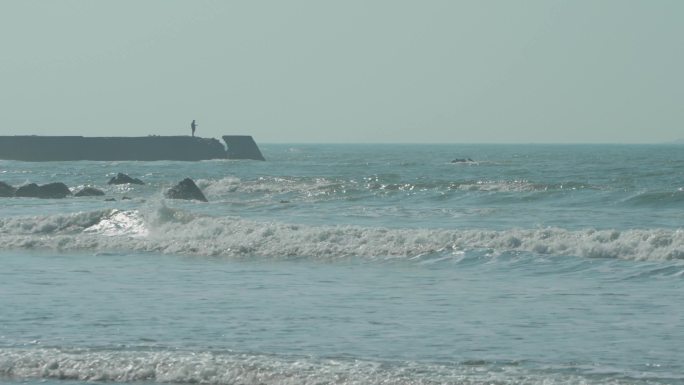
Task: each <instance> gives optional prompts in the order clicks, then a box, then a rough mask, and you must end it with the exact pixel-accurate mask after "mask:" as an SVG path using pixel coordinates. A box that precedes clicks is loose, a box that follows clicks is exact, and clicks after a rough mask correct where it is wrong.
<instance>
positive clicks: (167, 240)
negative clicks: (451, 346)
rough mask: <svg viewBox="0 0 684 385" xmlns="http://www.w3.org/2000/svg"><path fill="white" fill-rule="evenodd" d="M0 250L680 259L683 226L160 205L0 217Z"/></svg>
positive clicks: (315, 256) (683, 256) (326, 256)
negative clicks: (354, 220) (235, 211)
mask: <svg viewBox="0 0 684 385" xmlns="http://www.w3.org/2000/svg"><path fill="white" fill-rule="evenodd" d="M0 234H2V237H1V239H0V249H57V250H86V251H96V252H97V251H112V250H124V251H134V252H156V253H166V254H181V255H206V256H223V257H235V258H243V257H265V258H293V257H297V258H311V259H322V260H334V259H339V258H347V257H363V258H369V259H387V258H413V257H418V256H422V255H431V254H438V255H455V254H459V253H462V252H464V251H470V250H485V251H486V252H488V253H489V254H492V255H497V254H500V253H504V252H509V251H520V252H531V253H536V254H544V255H560V256H578V257H587V258H622V259H632V260H668V259H684V231H682V230H681V229H679V230H669V229H646V230H622V231H618V230H596V229H584V230H567V229H562V228H542V229H510V230H502V231H495V230H479V229H468V230H447V229H388V228H374V227H371V228H367V227H359V226H305V225H298V224H289V223H280V222H258V221H251V220H246V219H243V218H240V217H212V216H203V215H199V214H194V213H190V212H187V211H184V210H182V209H175V208H169V207H166V206H165V205H163V204H162V205H161V207H157V208H155V209H153V210H150V211H139V210H127V211H126V210H98V211H93V212H86V213H77V214H62V215H50V216H41V217H23V218H8V219H0Z"/></svg>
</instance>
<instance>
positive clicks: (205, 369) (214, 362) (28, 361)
mask: <svg viewBox="0 0 684 385" xmlns="http://www.w3.org/2000/svg"><path fill="white" fill-rule="evenodd" d="M592 369H593V371H594V373H591V372H589V373H582V372H583V371H584V370H582V369H581V368H572V367H571V368H568V370H567V371H566V372H565V373H564V372H562V371H561V372H560V373H559V372H558V371H548V370H547V371H545V370H530V369H526V368H525V367H524V366H523V365H520V364H519V363H517V362H501V363H499V362H487V361H482V360H471V361H466V362H461V363H453V364H451V363H443V364H430V363H419V362H376V361H367V360H358V359H344V358H328V359H315V358H310V357H279V356H272V355H270V356H269V355H250V354H240V353H228V352H183V351H176V350H174V351H166V350H162V351H156V350H155V351H144V350H143V351H124V350H115V351H106V350H87V349H82V350H79V349H72V350H63V349H0V378H2V377H5V378H14V379H59V380H76V381H87V382H95V381H98V382H146V383H149V382H154V383H188V384H189V383H197V384H212V385H222V384H244V385H251V384H260V385H269V384H279V385H287V384H297V385H305V384H340V385H345V384H395V385H404V384H406V385H409V384H466V385H468V384H470V385H476V384H501V385H505V384H520V383H525V384H546V385H554V384H615V385H619V384H636V383H649V384H653V383H661V382H660V381H658V380H657V379H656V378H657V377H656V378H654V376H653V374H652V373H651V374H650V375H651V376H650V377H647V376H646V373H640V374H641V375H642V376H644V377H645V378H639V377H631V378H630V377H629V376H624V375H616V374H611V373H607V374H596V373H595V371H596V368H592ZM664 380H666V379H664ZM665 382H666V381H665ZM663 383H664V382H663Z"/></svg>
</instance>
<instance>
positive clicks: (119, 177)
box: [107, 172, 145, 184]
mask: <svg viewBox="0 0 684 385" xmlns="http://www.w3.org/2000/svg"><path fill="white" fill-rule="evenodd" d="M126 183H130V184H145V182H143V181H141V180H140V179H138V178H131V177H130V176H128V175H126V174H124V173H121V172H120V173H118V174H116V176H115V177H112V179H110V180H109V182H107V184H126Z"/></svg>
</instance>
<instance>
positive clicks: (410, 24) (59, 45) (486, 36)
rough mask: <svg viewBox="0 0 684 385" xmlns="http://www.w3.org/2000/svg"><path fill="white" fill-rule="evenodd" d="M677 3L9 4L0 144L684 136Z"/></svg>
mask: <svg viewBox="0 0 684 385" xmlns="http://www.w3.org/2000/svg"><path fill="white" fill-rule="evenodd" d="M682 20H684V1H681V0H652V1H648V0H641V1H635V0H568V1H561V0H520V1H510V0H467V1H466V0H464V1H460V0H421V1H417V0H411V1H406V0H344V1H332V0H287V1H282V0H244V1H242V0H239V1H237V0H236V1H229V0H220V1H209V0H187V1H177V0H145V1H139V0H134V1H133V0H117V1H92V0H80V1H73V0H60V1H43V0H3V1H2V2H0V50H1V51H0V118H1V119H2V126H1V127H2V128H1V129H0V135H33V134H35V135H84V136H145V135H189V134H190V122H191V121H192V120H193V119H196V120H197V123H198V124H199V127H198V129H197V135H199V136H205V137H219V136H221V135H225V134H247V135H253V136H254V138H255V139H256V140H257V142H260V143H660V142H669V141H674V140H678V139H681V138H684V108H683V107H684V105H683V102H684V72H683V71H684V49H682V39H683V37H684V22H682Z"/></svg>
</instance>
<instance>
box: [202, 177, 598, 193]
mask: <svg viewBox="0 0 684 385" xmlns="http://www.w3.org/2000/svg"><path fill="white" fill-rule="evenodd" d="M396 179H397V178H396V177H392V176H367V177H362V178H358V179H336V178H324V177H318V178H316V177H260V178H257V179H254V180H241V179H240V178H237V177H226V178H222V179H218V180H212V179H200V180H198V181H197V185H198V186H199V187H200V188H201V189H202V190H203V191H204V192H205V194H206V195H207V196H211V197H224V196H229V194H233V193H248V194H267V195H268V194H270V195H273V194H297V195H301V196H305V197H321V196H323V197H327V196H336V195H353V194H387V193H392V192H419V191H428V192H429V191H432V192H449V191H465V192H486V193H492V192H503V193H509V192H525V193H528V192H548V191H572V190H585V189H590V190H600V189H602V187H600V186H594V185H589V184H586V183H581V182H572V181H568V182H564V183H554V184H543V183H534V182H531V181H528V180H443V181H431V182H421V181H398V180H396Z"/></svg>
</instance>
